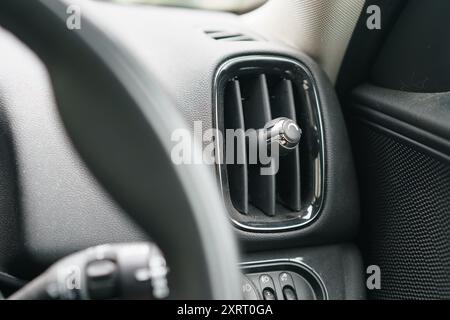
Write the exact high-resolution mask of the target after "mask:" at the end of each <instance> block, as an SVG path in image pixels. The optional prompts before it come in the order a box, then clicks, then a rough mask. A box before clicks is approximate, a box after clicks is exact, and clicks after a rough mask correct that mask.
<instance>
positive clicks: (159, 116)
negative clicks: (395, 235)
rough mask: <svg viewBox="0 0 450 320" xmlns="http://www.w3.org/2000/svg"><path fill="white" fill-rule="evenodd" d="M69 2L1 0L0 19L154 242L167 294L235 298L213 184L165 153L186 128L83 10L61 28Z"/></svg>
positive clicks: (146, 74) (84, 152)
mask: <svg viewBox="0 0 450 320" xmlns="http://www.w3.org/2000/svg"><path fill="white" fill-rule="evenodd" d="M78 3H79V4H80V6H82V2H80V1H70V3H69V2H68V1H66V0H36V1H27V0H3V1H0V25H2V26H3V27H5V28H6V29H8V30H10V31H11V32H12V33H13V34H15V35H16V36H17V37H18V38H19V39H21V40H22V41H23V42H24V43H25V44H26V45H28V46H29V47H30V48H31V49H32V50H33V51H35V52H36V54H37V55H38V56H39V57H40V58H41V60H42V61H43V62H44V64H45V65H46V67H47V69H48V71H49V74H50V78H51V81H52V85H53V88H54V93H55V98H56V101H57V105H58V109H59V114H60V115H61V118H62V120H63V122H64V124H65V127H66V129H67V131H68V133H69V136H70V137H71V139H72V141H73V142H74V144H75V147H76V148H77V150H78V151H79V153H80V155H81V157H82V159H83V160H84V161H85V162H86V164H87V166H88V168H89V169H90V171H91V172H92V173H93V174H94V176H95V177H96V178H97V179H98V180H99V181H100V183H101V184H102V185H103V186H104V187H105V189H106V190H107V191H108V192H109V193H110V194H111V195H112V196H113V198H114V199H115V200H116V201H117V202H118V203H119V205H121V206H122V208H123V209H124V211H125V212H127V213H128V214H129V215H130V216H131V217H132V218H133V219H134V220H135V221H136V222H137V223H138V224H139V225H140V226H141V227H142V228H143V230H144V231H145V232H146V233H147V234H148V235H149V236H150V237H151V238H152V239H153V240H154V241H155V242H156V243H157V244H158V245H159V246H160V247H161V249H162V251H163V252H164V254H165V256H166V259H167V261H168V266H169V268H170V270H171V271H170V274H169V286H170V288H171V295H170V298H174V299H211V298H212V299H236V298H239V297H240V295H239V293H240V290H239V281H240V274H239V271H238V264H237V263H238V254H237V246H236V241H235V239H234V236H233V233H232V230H231V227H230V225H229V222H228V220H227V218H226V212H225V209H224V207H223V204H222V201H221V198H220V195H219V192H218V187H217V184H216V183H215V181H214V179H213V177H212V174H211V172H210V170H209V168H207V167H206V166H204V165H175V164H174V163H173V162H172V161H171V159H170V150H171V147H172V143H171V141H170V135H171V133H172V132H173V130H176V129H182V128H187V126H186V124H185V123H184V121H183V120H182V119H181V117H180V115H179V114H178V111H177V110H176V108H175V107H174V105H173V102H172V101H171V100H170V99H169V97H168V95H166V94H165V93H164V90H163V89H162V88H161V87H160V85H158V81H157V79H155V78H154V77H153V76H152V75H151V70H147V69H146V68H145V67H143V66H142V65H140V64H139V62H138V61H136V60H135V59H133V57H132V55H131V53H130V52H128V51H127V50H126V49H125V48H123V47H121V46H120V44H118V43H116V42H114V41H113V40H112V39H111V37H109V36H107V35H106V34H105V33H104V32H102V31H101V30H100V28H99V27H98V26H96V25H95V23H94V21H93V20H90V19H89V13H88V12H85V11H83V13H82V14H83V15H82V28H81V29H79V30H69V29H68V28H67V26H66V19H67V8H68V6H69V5H73V4H78ZM193 152H200V151H199V149H197V150H193Z"/></svg>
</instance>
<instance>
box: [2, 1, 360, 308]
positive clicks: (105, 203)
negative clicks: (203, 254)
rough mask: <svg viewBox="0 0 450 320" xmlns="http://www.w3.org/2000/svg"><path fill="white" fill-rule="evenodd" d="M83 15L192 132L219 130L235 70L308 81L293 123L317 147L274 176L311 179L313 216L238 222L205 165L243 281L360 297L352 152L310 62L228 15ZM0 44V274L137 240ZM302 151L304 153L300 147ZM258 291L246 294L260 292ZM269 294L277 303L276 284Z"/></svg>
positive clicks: (125, 9) (46, 89)
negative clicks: (289, 279) (281, 280)
mask: <svg viewBox="0 0 450 320" xmlns="http://www.w3.org/2000/svg"><path fill="white" fill-rule="evenodd" d="M84 9H85V10H89V11H90V12H91V13H92V14H93V16H94V17H95V18H96V19H97V21H98V22H99V25H100V26H101V28H102V29H104V31H105V32H106V33H109V34H111V35H114V37H117V39H116V40H117V41H116V42H117V43H120V45H122V46H125V48H126V49H127V50H128V51H129V52H131V53H132V54H133V56H134V58H135V59H136V60H139V61H140V62H141V63H143V64H145V66H146V67H147V68H149V69H150V70H152V72H153V74H154V75H155V77H157V78H158V80H159V82H160V83H161V84H162V86H163V88H164V90H165V91H166V92H167V93H168V94H169V95H170V96H171V97H172V98H173V101H174V103H175V105H176V106H178V108H179V111H180V112H181V114H182V115H183V116H184V118H185V120H186V122H187V123H188V125H189V126H190V128H191V129H192V130H193V129H194V123H195V122H196V121H202V124H203V129H207V128H212V129H217V128H219V127H220V126H223V125H224V122H223V121H222V122H221V116H220V113H219V110H222V109H223V106H224V101H223V96H222V95H223V94H224V90H225V89H224V86H221V85H219V82H220V81H222V80H223V81H225V82H227V81H230V79H235V78H236V77H237V76H240V75H241V74H240V73H239V72H241V71H242V70H243V69H246V68H247V69H248V68H250V67H251V68H252V70H253V71H252V72H257V75H260V74H266V73H267V74H269V76H267V77H268V79H269V80H268V81H269V82H270V79H272V78H270V77H273V76H274V74H276V75H277V76H280V74H281V75H285V76H286V79H287V80H290V81H292V82H293V84H294V87H293V88H294V90H295V91H298V90H300V89H301V87H302V85H303V82H302V81H304V80H305V79H308V81H309V82H310V85H311V89H312V90H313V91H312V92H313V95H312V102H311V103H312V105H313V108H311V111H310V113H308V112H306V113H305V112H303V111H302V110H303V109H301V108H302V106H303V105H304V104H302V103H299V104H301V105H302V106H299V107H298V108H297V110H299V112H298V115H297V117H298V118H301V117H302V116H304V115H306V116H308V115H309V116H311V117H313V118H314V119H313V120H311V123H307V124H305V125H304V126H303V127H304V128H305V130H309V129H307V128H309V127H308V126H309V125H311V127H315V129H314V130H315V131H314V130H313V129H311V131H310V132H309V131H308V132H307V136H308V134H309V136H310V139H311V141H312V140H314V139H313V138H314V137H315V139H316V140H317V141H318V148H319V151H318V152H317V155H315V156H314V159H312V160H308V159H306V160H305V161H303V160H302V164H305V166H304V168H305V169H302V170H304V172H305V173H301V172H300V171H298V172H297V171H295V170H294V171H291V170H290V169H289V171H288V172H287V174H285V175H286V176H287V177H289V178H287V179H291V178H290V177H291V176H293V177H294V178H295V177H298V178H300V176H301V177H304V176H307V175H308V174H310V173H311V172H314V173H315V174H314V179H313V182H311V183H312V184H313V186H312V187H311V186H310V185H306V186H304V188H305V190H309V188H313V190H312V189H311V190H312V191H315V190H317V189H319V191H320V193H319V196H318V197H316V198H314V197H313V198H314V199H313V198H311V197H310V196H308V195H306V196H305V197H304V201H303V202H302V201H301V200H299V201H300V202H299V203H300V204H299V206H301V207H302V208H303V207H304V208H308V207H312V208H313V209H311V210H313V212H312V213H311V214H310V215H309V216H307V214H305V213H302V214H299V215H292V212H297V211H298V212H300V211H301V210H300V207H299V208H297V209H298V210H297V209H295V210H288V211H289V212H285V211H282V212H281V214H275V215H267V214H265V213H264V212H262V211H264V210H262V209H261V210H260V209H258V208H257V206H254V207H255V208H256V209H254V211H253V213H250V214H247V215H241V214H240V213H239V212H238V210H236V206H235V205H234V204H233V202H232V199H231V198H230V194H229V190H228V187H229V184H228V183H227V181H225V180H223V179H222V177H223V174H224V171H223V170H224V168H221V167H218V166H215V165H211V166H210V167H211V171H212V172H213V173H214V174H215V175H216V177H217V183H218V185H220V186H221V188H222V190H223V196H224V200H225V202H226V203H227V207H228V209H229V212H230V221H232V222H233V223H234V225H235V229H234V230H235V233H236V234H237V236H238V238H239V243H240V247H241V251H242V263H243V264H242V267H243V270H246V271H245V273H248V274H249V275H250V277H256V278H255V279H259V278H258V277H260V276H261V275H267V274H268V273H270V274H271V277H272V278H274V279H277V277H278V274H275V273H276V272H292V273H293V277H294V279H297V278H296V274H297V273H298V274H302V273H305V272H306V276H304V277H306V278H308V277H312V278H313V279H314V280H312V283H313V285H312V286H311V288H312V289H311V290H312V291H310V293H309V294H310V296H311V297H313V298H322V299H325V298H330V299H344V298H346V299H358V298H363V297H364V287H363V280H362V279H363V273H362V262H361V257H360V253H359V250H358V249H357V248H356V247H355V246H354V245H352V244H349V241H350V240H351V239H353V238H354V237H355V235H356V232H357V229H358V225H359V203H358V198H359V197H358V190H357V186H356V178H355V171H354V164H353V159H352V153H351V148H350V145H349V139H348V135H347V130H346V126H345V123H344V120H343V116H342V112H341V108H340V105H339V102H338V100H337V97H336V93H335V91H334V88H333V85H332V84H331V83H330V81H329V80H328V78H327V76H326V74H325V73H324V72H323V70H322V69H321V68H320V67H319V66H318V64H317V63H316V62H314V61H313V60H312V59H311V58H310V57H308V56H307V55H304V54H302V53H300V52H298V51H297V50H295V49H293V48H291V47H289V46H286V45H283V44H279V43H274V42H271V41H268V40H267V39H264V37H262V36H261V35H259V34H257V33H256V32H255V31H254V30H252V29H251V28H250V27H249V26H248V25H246V24H245V22H244V21H243V20H242V19H241V18H240V17H239V16H236V15H234V14H229V13H220V12H213V11H196V10H188V9H176V8H159V7H151V6H148V7H146V6H131V5H130V6H128V5H117V4H108V3H92V4H89V5H86V8H83V10H84ZM0 42H1V43H2V48H3V49H2V52H4V54H2V60H1V61H0V93H1V99H0V112H1V113H0V120H1V121H0V131H1V132H2V135H1V136H0V150H2V152H0V199H5V201H0V206H1V207H0V212H1V214H0V266H1V269H3V270H5V271H11V270H13V273H14V275H15V276H18V277H21V278H25V279H28V278H31V277H33V276H34V275H36V274H37V273H39V272H41V271H42V270H43V269H45V268H46V267H48V266H49V265H50V264H51V263H53V262H54V261H56V260H57V259H59V258H60V257H62V256H65V255H67V254H69V253H72V252H74V251H77V250H80V249H83V248H86V247H89V246H93V245H97V244H102V243H111V242H113V243H114V242H129V241H140V240H145V239H146V236H145V235H144V233H143V232H142V231H141V230H140V229H139V228H138V227H137V226H136V224H135V223H134V222H133V221H131V220H129V219H128V218H127V217H126V215H125V214H124V213H123V211H122V209H121V208H120V207H119V206H118V205H117V204H116V203H115V202H114V201H113V200H112V198H111V197H110V196H109V195H108V194H107V193H106V192H105V191H104V190H103V189H102V187H101V186H100V185H99V183H98V182H97V181H96V180H95V178H94V177H93V176H92V175H91V174H90V173H89V171H88V170H87V168H86V167H85V165H84V164H83V162H82V161H81V159H80V157H79V155H78V154H77V152H76V150H75V149H74V147H73V146H72V144H71V141H70V140H69V137H68V136H67V133H66V132H65V129H64V126H63V124H62V122H61V119H60V118H59V117H58V114H57V112H55V110H56V106H55V103H56V102H55V100H54V97H53V95H52V84H51V82H50V80H49V77H48V74H47V72H46V70H45V67H44V66H43V64H42V63H41V62H40V61H39V59H38V58H37V57H36V56H35V55H34V54H33V53H32V52H31V51H30V50H29V49H28V48H26V47H25V46H24V45H23V44H21V43H20V41H19V40H17V39H16V38H14V37H13V36H12V35H11V34H9V33H8V32H6V31H4V30H0ZM237 60H238V61H239V68H237V69H234V70H233V69H232V70H231V71H230V70H228V71H229V72H231V73H228V74H227V75H226V76H224V73H223V68H224V65H227V64H228V65H230V64H232V62H233V61H237ZM293 66H297V67H298V66H300V69H301V72H300V71H298V70H297V69H296V70H297V71H296V70H291V68H293ZM274 70H276V71H274ZM238 71H239V72H238ZM85 72H89V70H85ZM258 72H259V73H258ZM296 72H300V73H301V77H303V78H301V79H302V81H301V82H299V83H298V85H299V86H295V84H296V83H297V82H298V80H299V77H300V76H299V75H297V73H296ZM222 77H223V79H222ZM225 78H226V79H225ZM241 82H243V81H241ZM227 83H228V82H227ZM296 88H297V89H296ZM24 92H26V93H27V94H26V95H24V94H23V93H24ZM297 101H299V100H297ZM301 101H305V100H301ZM222 111H223V110H222ZM255 112H256V113H257V112H258V111H257V110H256V111H255ZM104 116H105V117H108V115H107V114H105V115H104ZM222 116H223V114H222ZM302 119H303V118H302ZM222 120H223V119H222ZM311 137H312V138H311ZM168 138H169V137H168ZM312 145H313V142H311V145H310V146H309V147H308V148H305V150H308V152H309V151H311V149H313V147H312ZM299 157H301V158H302V156H301V155H300V156H299ZM304 157H309V154H308V153H307V154H306V155H305V156H304ZM294 168H295V167H294ZM299 170H301V169H299ZM302 172H303V171H302ZM317 172H318V173H317ZM303 180H305V181H306V180H307V178H305V179H302V181H303ZM294 181H297V180H296V179H294ZM271 183H272V182H271ZM274 183H275V182H274ZM317 184H319V186H317ZM302 187H303V185H302ZM227 190H228V192H227ZM311 190H310V191H311ZM167 192H170V190H167ZM274 192H275V191H274ZM274 194H275V193H274ZM302 194H303V193H302ZM275 198H276V199H278V195H275V196H274V199H275ZM305 199H306V200H305ZM311 199H312V200H311ZM277 201H278V200H277ZM275 202H276V201H275V200H274V203H275ZM305 202H306V205H304V203H305ZM275 205H276V204H275ZM281 206H282V205H281ZM285 209H286V206H285ZM306 210H307V209H306ZM149 214H164V212H151V213H150V212H149ZM305 216H307V217H306V218H305ZM302 219H303V220H302ZM303 222H304V223H303ZM180 241H182V239H180ZM271 265H274V266H275V269H273V267H271ZM271 268H272V269H271ZM286 268H287V269H286ZM296 268H297V269H296ZM298 268H300V271H298ZM273 272H275V273H274V274H272V273H273ZM277 281H278V280H277ZM293 281H294V280H293ZM295 281H296V282H295ZM295 281H294V282H295V285H294V284H292V286H295V287H297V288H299V287H300V286H301V285H300V284H299V282H298V281H300V280H295ZM314 281H316V282H314ZM253 282H258V281H257V280H254V281H253ZM276 283H278V282H276ZM310 283H311V282H310ZM260 289H261V290H260V291H261V293H257V295H259V294H261V295H265V294H267V292H265V291H264V288H260ZM258 290H259V289H258ZM273 290H274V293H275V291H277V292H276V293H277V294H279V295H286V293H285V292H284V290H283V288H282V287H281V285H279V284H277V285H276V288H275V285H274V288H273ZM308 290H309V289H308ZM306 295H307V294H306Z"/></svg>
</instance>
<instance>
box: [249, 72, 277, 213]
mask: <svg viewBox="0 0 450 320" xmlns="http://www.w3.org/2000/svg"><path fill="white" fill-rule="evenodd" d="M242 93H243V95H244V101H243V107H244V119H245V124H246V127H247V128H252V129H261V128H264V126H265V124H266V123H267V122H268V121H270V120H272V113H271V109H270V99H269V90H268V87H267V80H266V76H265V75H264V74H262V75H259V76H258V77H252V78H245V81H244V80H243V81H242ZM249 158H250V156H249ZM248 169H249V179H248V180H249V181H248V183H249V195H250V198H249V200H250V202H251V203H252V204H253V205H254V206H255V207H257V208H258V209H260V210H261V211H263V212H264V213H265V214H266V215H268V216H274V215H275V202H276V180H275V175H262V174H261V165H258V164H250V165H249V167H248Z"/></svg>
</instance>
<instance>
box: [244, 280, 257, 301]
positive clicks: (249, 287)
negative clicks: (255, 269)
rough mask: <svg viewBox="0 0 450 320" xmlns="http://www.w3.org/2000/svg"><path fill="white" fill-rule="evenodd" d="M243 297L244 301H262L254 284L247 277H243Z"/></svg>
mask: <svg viewBox="0 0 450 320" xmlns="http://www.w3.org/2000/svg"><path fill="white" fill-rule="evenodd" d="M242 295H243V297H244V300H260V298H259V294H258V291H257V290H256V288H255V286H254V284H253V282H252V281H251V280H250V279H249V278H247V277H246V276H243V277H242Z"/></svg>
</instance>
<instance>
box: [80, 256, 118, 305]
mask: <svg viewBox="0 0 450 320" xmlns="http://www.w3.org/2000/svg"><path fill="white" fill-rule="evenodd" d="M117 274H118V269H117V265H116V263H115V262H113V261H111V260H95V261H92V262H89V263H88V265H87V267H86V281H87V284H88V292H89V297H90V298H91V299H111V298H114V297H116V294H117Z"/></svg>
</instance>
